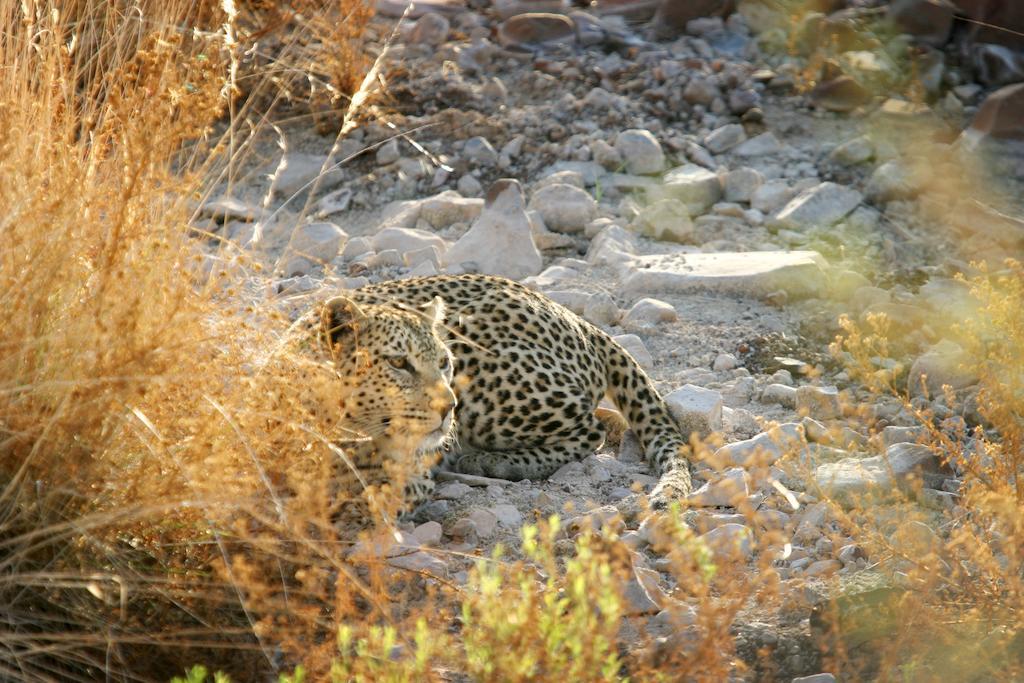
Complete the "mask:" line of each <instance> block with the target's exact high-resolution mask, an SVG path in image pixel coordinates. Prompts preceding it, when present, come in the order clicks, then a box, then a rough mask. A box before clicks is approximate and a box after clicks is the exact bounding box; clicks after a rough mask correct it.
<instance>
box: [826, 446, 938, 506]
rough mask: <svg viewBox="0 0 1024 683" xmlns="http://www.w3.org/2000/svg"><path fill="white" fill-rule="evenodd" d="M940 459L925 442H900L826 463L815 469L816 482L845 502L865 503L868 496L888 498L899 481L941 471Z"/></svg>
mask: <svg viewBox="0 0 1024 683" xmlns="http://www.w3.org/2000/svg"><path fill="white" fill-rule="evenodd" d="M939 465H940V462H939V459H938V458H937V457H936V456H935V454H934V453H933V452H932V451H931V449H929V448H928V447H926V446H921V445H918V444H908V443H898V444H894V445H892V446H890V447H889V449H888V450H886V453H885V455H876V456H873V457H870V458H860V459H857V458H844V459H842V460H839V461H838V462H832V463H824V464H821V465H819V466H818V468H817V470H816V471H815V473H814V479H815V482H816V483H817V484H818V486H820V487H821V488H822V489H823V490H824V491H826V492H827V493H828V494H829V495H830V496H832V497H833V498H835V499H836V500H837V501H839V502H840V503H842V504H844V505H857V504H863V502H864V499H865V498H866V497H868V496H876V497H880V498H885V497H888V496H890V495H891V494H892V493H893V487H894V484H899V483H902V482H904V481H905V480H907V479H908V478H912V477H915V476H919V475H920V474H922V473H925V472H938V469H939Z"/></svg>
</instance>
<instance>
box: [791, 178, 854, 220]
mask: <svg viewBox="0 0 1024 683" xmlns="http://www.w3.org/2000/svg"><path fill="white" fill-rule="evenodd" d="M863 199H864V197H863V196H862V195H861V193H860V192H857V190H854V189H853V188H850V187H845V186H843V185H837V184H836V183H832V182H825V183H821V184H819V185H816V186H814V187H812V188H810V189H807V190H804V191H803V192H801V193H800V194H798V195H797V196H796V197H794V198H793V199H792V200H791V201H790V202H789V203H788V204H786V206H784V207H783V208H782V210H781V211H779V213H778V215H776V217H775V219H774V222H775V223H776V224H777V225H778V226H780V227H784V228H789V229H800V228H815V227H817V228H823V227H828V226H830V225H833V224H835V223H838V222H839V221H841V220H842V219H843V217H845V216H846V215H847V214H849V213H850V212H851V211H853V210H854V209H856V208H857V206H858V205H859V204H860V203H861V201H862V200H863Z"/></svg>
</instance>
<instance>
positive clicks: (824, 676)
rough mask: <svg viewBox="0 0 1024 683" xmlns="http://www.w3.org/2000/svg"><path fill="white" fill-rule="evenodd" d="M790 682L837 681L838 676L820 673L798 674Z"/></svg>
mask: <svg viewBox="0 0 1024 683" xmlns="http://www.w3.org/2000/svg"><path fill="white" fill-rule="evenodd" d="M790 683H836V677H835V676H833V675H832V674H828V673H820V674H813V675H811V676H798V677H797V678H794V679H793V680H792V681H790Z"/></svg>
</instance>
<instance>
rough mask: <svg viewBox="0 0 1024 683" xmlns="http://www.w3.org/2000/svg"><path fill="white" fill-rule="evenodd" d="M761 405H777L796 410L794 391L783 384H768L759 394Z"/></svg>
mask: <svg viewBox="0 0 1024 683" xmlns="http://www.w3.org/2000/svg"><path fill="white" fill-rule="evenodd" d="M761 403H777V404H779V405H780V406H784V407H786V408H796V389H795V388H793V387H790V386H786V385H785V384H769V385H768V386H766V387H765V388H764V391H762V392H761Z"/></svg>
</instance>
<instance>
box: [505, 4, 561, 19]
mask: <svg viewBox="0 0 1024 683" xmlns="http://www.w3.org/2000/svg"><path fill="white" fill-rule="evenodd" d="M569 9H570V6H569V2H568V0H495V2H494V11H495V12H497V14H498V17H500V18H501V20H502V21H504V20H505V19H509V18H511V17H514V16H516V15H517V14H529V13H531V12H541V13H545V14H568V13H569Z"/></svg>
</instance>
